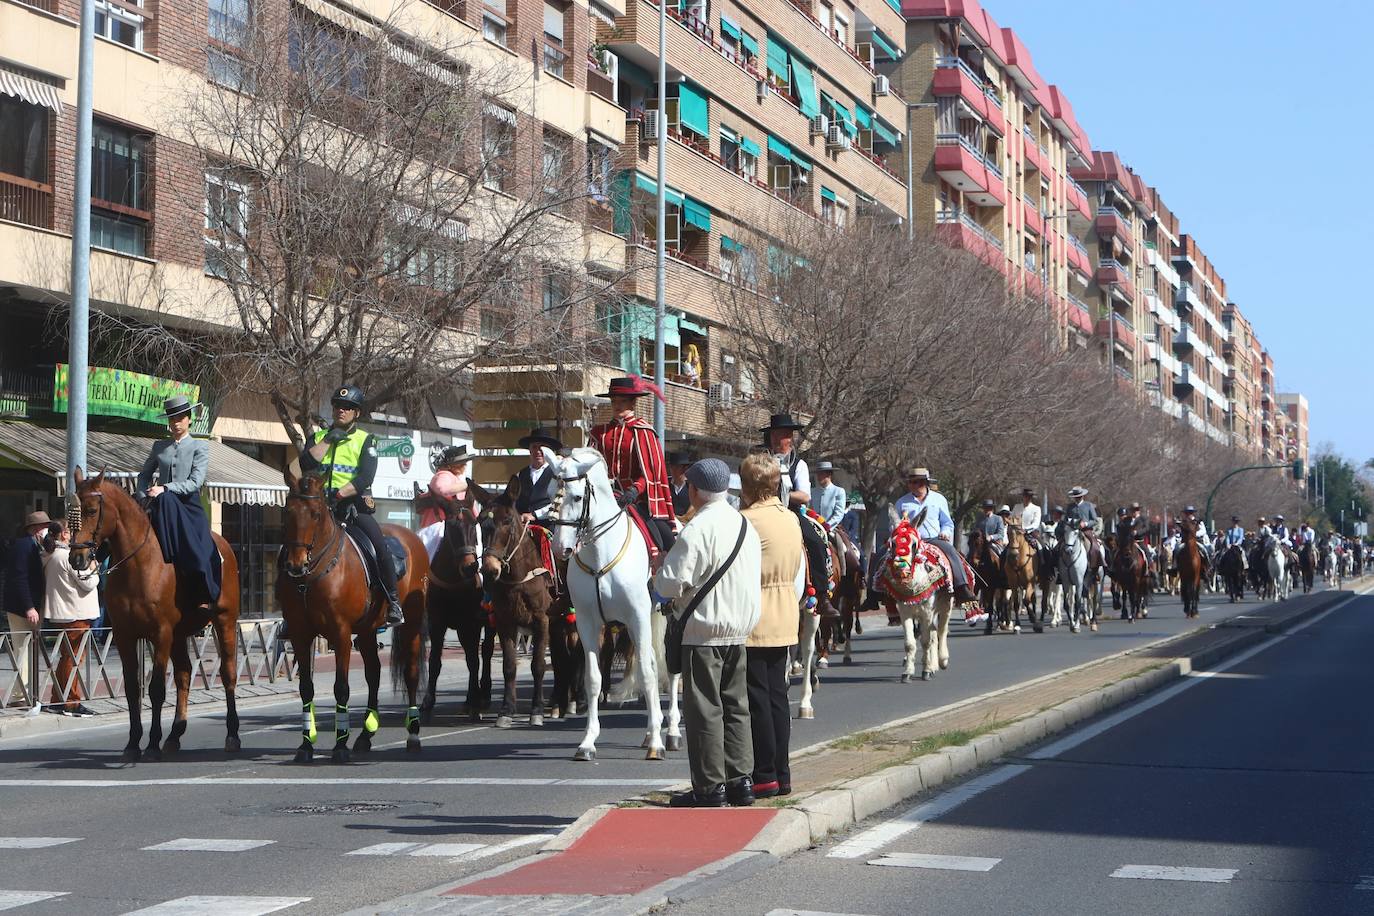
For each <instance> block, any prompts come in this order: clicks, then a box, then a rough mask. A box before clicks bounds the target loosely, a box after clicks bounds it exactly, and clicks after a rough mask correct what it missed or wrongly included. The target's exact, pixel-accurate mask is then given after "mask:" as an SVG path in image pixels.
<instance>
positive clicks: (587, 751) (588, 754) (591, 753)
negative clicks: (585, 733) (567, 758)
mask: <svg viewBox="0 0 1374 916" xmlns="http://www.w3.org/2000/svg"><path fill="white" fill-rule="evenodd" d="M573 760H583V761H595V760H596V751H595V750H594V749H593V748H589V747H579V748H578V749H577V753H575V754H573Z"/></svg>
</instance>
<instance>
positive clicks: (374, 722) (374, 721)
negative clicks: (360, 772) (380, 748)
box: [353, 629, 415, 754]
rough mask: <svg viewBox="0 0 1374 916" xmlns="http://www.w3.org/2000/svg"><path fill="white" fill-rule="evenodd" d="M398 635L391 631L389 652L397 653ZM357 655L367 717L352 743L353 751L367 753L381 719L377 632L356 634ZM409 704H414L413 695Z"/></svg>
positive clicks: (380, 666)
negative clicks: (378, 697)
mask: <svg viewBox="0 0 1374 916" xmlns="http://www.w3.org/2000/svg"><path fill="white" fill-rule="evenodd" d="M399 638H400V633H399V632H397V631H396V630H392V642H391V651H392V652H393V653H394V652H396V651H397V648H396V641H397V640H398V639H399ZM358 654H359V655H361V656H362V657H363V677H364V678H366V680H367V715H365V716H364V717H363V727H362V728H360V729H358V740H357V741H354V742H353V750H354V751H357V752H358V753H364V754H365V753H367V752H368V751H370V750H372V736H373V735H375V734H377V729H378V727H379V726H380V725H381V719H380V717H379V716H378V714H377V695H378V693H379V692H380V691H381V689H382V659H381V657H380V656H379V655H378V654H377V631H376V630H372V629H368V630H365V631H364V632H362V633H359V634H358ZM410 702H411V703H412V704H413V703H414V702H415V697H414V695H412V696H411V698H410Z"/></svg>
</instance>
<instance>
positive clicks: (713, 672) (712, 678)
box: [654, 458, 796, 808]
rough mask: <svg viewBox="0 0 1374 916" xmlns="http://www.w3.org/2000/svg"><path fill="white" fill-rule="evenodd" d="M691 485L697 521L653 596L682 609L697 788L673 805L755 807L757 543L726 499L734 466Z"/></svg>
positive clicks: (707, 463)
mask: <svg viewBox="0 0 1374 916" xmlns="http://www.w3.org/2000/svg"><path fill="white" fill-rule="evenodd" d="M687 484H688V498H689V499H690V501H691V504H692V509H693V510H694V514H693V516H692V519H691V521H689V522H688V523H687V524H686V526H684V527H683V529H682V532H681V534H680V535H679V536H678V538H677V541H676V543H674V544H673V547H672V549H670V550H669V551H668V554H667V556H666V557H665V558H664V560H663V566H662V568H661V569H659V571H658V573H657V575H655V576H654V589H655V591H657V592H658V594H659V595H660V596H661V597H663V598H669V599H674V600H675V602H676V607H675V608H674V609H673V611H672V613H673V614H674V618H675V619H674V625H676V624H677V623H681V625H682V650H681V651H682V656H681V657H682V682H683V703H682V707H683V718H684V719H685V720H686V726H687V761H688V764H689V765H690V768H691V771H692V788H691V790H690V791H688V792H683V793H680V794H679V795H676V796H674V797H673V800H672V804H673V806H674V807H703V808H705V807H710V808H719V807H722V806H723V805H725V804H726V803H727V802H729V803H730V804H732V805H750V804H753V802H754V791H753V780H752V775H751V774H752V772H753V769H754V749H753V738H752V735H751V734H750V726H749V702H748V698H747V691H746V687H745V664H746V659H745V652H744V642H745V639H746V638H747V637H748V635H749V633H750V632H751V631H752V630H753V629H754V627H755V626H756V625H757V624H758V622H759V602H760V582H761V579H760V576H759V563H760V546H759V536H758V534H757V533H756V532H755V531H754V529H753V528H752V527H751V526H750V525H749V523H748V522H746V521H745V520H744V517H743V516H742V515H740V514H739V512H738V511H737V510H736V509H734V508H733V507H732V506H731V505H730V504H729V503H728V502H727V501H726V499H725V494H726V491H727V490H728V489H729V487H730V467H729V465H727V464H726V463H725V462H724V461H721V460H720V459H719V458H707V459H704V460H702V461H698V462H697V463H696V464H693V465H692V466H691V467H690V468H688V470H687ZM795 525H796V523H795V521H794V522H793V526H794V527H795Z"/></svg>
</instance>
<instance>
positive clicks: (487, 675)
mask: <svg viewBox="0 0 1374 916" xmlns="http://www.w3.org/2000/svg"><path fill="white" fill-rule="evenodd" d="M479 632H481V634H482V683H481V689H480V690H479V691H478V706H477V709H478V711H479V712H481V711H482V710H486V709H490V708H491V658H492V656H493V655H495V654H496V628H495V627H493V626H490V625H488V624H483V625H482V627H481V630H480V631H479ZM477 719H478V720H480V719H481V716H478V717H477Z"/></svg>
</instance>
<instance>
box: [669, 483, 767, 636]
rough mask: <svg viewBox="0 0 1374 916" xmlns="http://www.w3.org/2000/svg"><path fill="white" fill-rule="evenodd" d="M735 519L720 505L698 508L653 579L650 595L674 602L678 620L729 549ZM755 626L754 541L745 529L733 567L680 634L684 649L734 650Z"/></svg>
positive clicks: (736, 531) (736, 527)
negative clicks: (695, 647) (704, 647)
mask: <svg viewBox="0 0 1374 916" xmlns="http://www.w3.org/2000/svg"><path fill="white" fill-rule="evenodd" d="M739 533H740V514H739V513H738V512H736V511H735V510H734V509H732V508H731V507H730V506H729V505H728V504H726V503H724V502H714V503H708V504H706V505H704V506H702V507H701V509H699V510H698V511H697V513H696V515H694V516H693V517H692V520H691V521H690V522H688V523H687V525H686V526H685V527H683V529H682V533H681V534H679V535H678V537H677V541H676V542H675V543H674V544H673V548H672V549H671V550H669V551H668V556H667V557H665V558H664V560H663V566H662V568H660V569H659V571H658V573H657V574H656V575H655V576H654V589H655V590H656V591H657V592H658V593H659V594H660V595H662V596H663V597H665V598H675V599H677V601H676V603H677V610H676V612H675V613H677V614H681V613H682V611H683V609H685V608H686V607H687V605H688V604H689V603H690V602H691V600H692V596H693V595H695V594H696V592H697V589H699V588H701V587H702V586H703V585H705V584H706V581H707V580H708V579H710V578H711V575H712V574H713V573H714V572H715V571H716V570H717V569H719V568H720V566H721V564H722V563H724V562H725V560H726V559H727V558H728V557H729V556H730V551H731V550H733V549H734V547H735V541H736V539H738V538H739ZM758 622H759V536H758V534H756V533H755V532H754V529H753V527H752V526H748V525H746V526H745V531H744V543H743V544H742V545H741V546H740V551H739V555H738V556H737V557H735V562H734V563H732V564H731V565H730V568H729V569H728V570H726V571H725V574H724V575H722V576H721V577H720V581H719V582H717V583H716V586H715V588H713V589H711V591H710V592H709V593H707V594H706V596H705V597H703V598H702V600H701V603H700V604H698V605H697V608H696V610H695V611H693V612H692V618H691V619H690V620H688V621H687V624H686V626H685V627H683V631H682V644H683V645H684V646H738V645H742V644H743V643H744V640H745V637H747V636H748V635H749V632H750V631H751V630H753V629H754V627H755V625H756V624H758Z"/></svg>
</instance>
